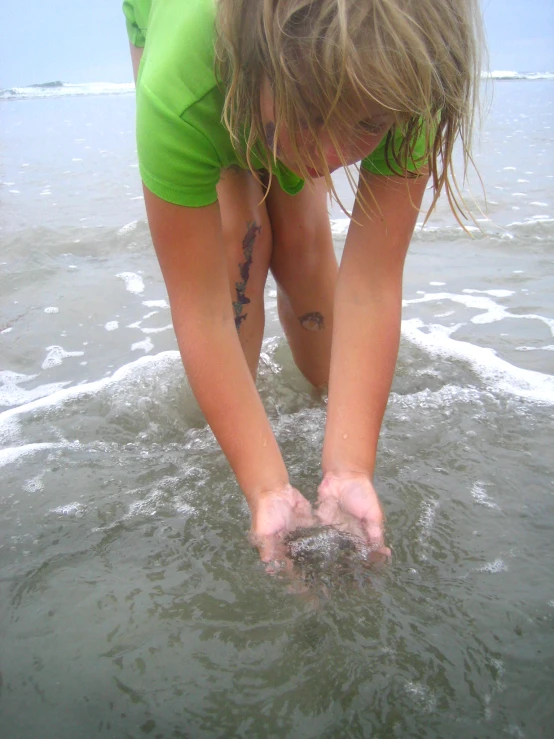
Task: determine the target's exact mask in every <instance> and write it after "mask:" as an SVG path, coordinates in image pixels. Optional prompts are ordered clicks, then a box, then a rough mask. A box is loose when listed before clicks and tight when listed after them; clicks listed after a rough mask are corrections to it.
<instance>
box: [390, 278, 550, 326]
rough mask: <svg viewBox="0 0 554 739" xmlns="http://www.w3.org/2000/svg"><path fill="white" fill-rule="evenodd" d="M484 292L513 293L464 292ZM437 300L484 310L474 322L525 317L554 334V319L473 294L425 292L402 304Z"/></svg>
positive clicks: (500, 292)
mask: <svg viewBox="0 0 554 739" xmlns="http://www.w3.org/2000/svg"><path fill="white" fill-rule="evenodd" d="M476 292H483V293H487V294H488V295H495V296H496V297H508V296H509V295H513V292H511V291H509V290H469V289H466V290H464V293H476ZM435 300H451V301H452V302H453V303H460V304H461V305H464V306H465V307H466V308H473V309H475V310H481V311H484V312H483V313H481V314H480V315H477V316H473V318H471V322H472V323H478V324H483V323H495V322H496V321H502V320H503V319H504V318H517V319H519V318H523V319H526V320H533V321H540V322H541V323H544V324H545V325H546V326H548V328H549V329H550V333H551V334H552V336H554V319H552V318H546V317H545V316H539V315H536V314H535V313H510V312H509V311H508V310H506V308H505V307H504V306H503V305H499V304H498V303H495V302H494V300H491V299H490V298H480V297H473V296H472V295H456V294H454V293H424V294H423V296H422V297H421V298H413V299H412V300H403V301H402V304H403V305H404V306H407V305H415V304H416V303H432V302H433V301H435Z"/></svg>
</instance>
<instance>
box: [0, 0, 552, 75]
mask: <svg viewBox="0 0 554 739" xmlns="http://www.w3.org/2000/svg"><path fill="white" fill-rule="evenodd" d="M183 2H187V0H183ZM482 6H483V9H484V15H485V22H486V27H487V35H488V44H489V53H490V68H491V69H497V70H498V69H502V70H515V71H519V72H525V71H553V72H554V0H482ZM128 57H129V54H128V47H127V39H126V34H125V24H124V19H123V14H122V11H121V2H120V0H95V2H92V3H91V2H87V3H85V2H83V1H82V0H72V2H70V1H69V0H25V2H21V0H0V89H1V88H6V87H14V86H24V85H28V84H33V83H38V82H48V81H53V80H62V81H64V82H128V81H131V79H132V73H131V65H130V62H129V58H128Z"/></svg>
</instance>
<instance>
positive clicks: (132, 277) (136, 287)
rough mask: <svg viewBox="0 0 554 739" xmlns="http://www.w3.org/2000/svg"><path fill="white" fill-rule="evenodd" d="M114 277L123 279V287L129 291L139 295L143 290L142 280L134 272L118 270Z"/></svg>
mask: <svg viewBox="0 0 554 739" xmlns="http://www.w3.org/2000/svg"><path fill="white" fill-rule="evenodd" d="M116 277H119V279H120V280H123V282H124V283H125V287H126V288H127V290H128V291H129V292H130V293H134V294H135V295H140V293H143V292H144V280H143V279H142V277H141V276H140V275H137V274H135V273H134V272H120V273H119V274H118V275H116Z"/></svg>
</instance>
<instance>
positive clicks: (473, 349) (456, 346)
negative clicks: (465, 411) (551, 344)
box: [402, 318, 554, 405]
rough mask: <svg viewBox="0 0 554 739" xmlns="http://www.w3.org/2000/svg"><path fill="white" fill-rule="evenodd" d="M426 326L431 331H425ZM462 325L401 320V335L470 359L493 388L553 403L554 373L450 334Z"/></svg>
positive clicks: (438, 353)
mask: <svg viewBox="0 0 554 739" xmlns="http://www.w3.org/2000/svg"><path fill="white" fill-rule="evenodd" d="M423 328H425V329H426V330H428V331H429V333H424V332H423V331H422V330H421V329H423ZM457 328H459V326H451V327H447V326H441V325H425V324H424V323H423V321H421V320H420V319H419V318H412V319H409V320H405V321H402V335H403V336H404V338H406V339H407V340H408V341H410V342H412V344H415V345H416V346H419V347H422V348H423V349H424V350H425V351H427V352H429V354H432V355H435V356H439V357H447V358H449V359H450V358H452V357H455V358H457V359H461V360H463V361H465V362H467V363H468V364H469V365H470V366H471V368H472V369H473V370H474V372H475V373H476V374H477V375H479V377H481V378H482V379H483V380H484V381H485V382H486V383H489V384H490V385H492V386H493V387H492V389H493V390H496V391H498V392H501V393H507V394H508V395H515V396H516V397H520V398H525V399H526V400H530V401H534V402H538V403H546V404H548V405H554V377H552V376H550V375H544V374H542V373H541V372H535V371H533V370H527V369H522V368H521V367H514V365H512V364H510V363H509V362H506V361H505V360H504V359H500V357H498V356H497V355H496V354H495V352H494V351H493V350H492V349H487V348H484V347H480V346H475V345H474V344H469V343H468V342H466V341H456V340H454V339H452V338H450V334H451V333H453V332H454V331H455V330H456V329H457Z"/></svg>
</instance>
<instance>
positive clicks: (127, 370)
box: [0, 351, 179, 448]
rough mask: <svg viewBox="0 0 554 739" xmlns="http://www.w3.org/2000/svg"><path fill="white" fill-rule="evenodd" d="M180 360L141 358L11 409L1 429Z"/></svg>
mask: <svg viewBox="0 0 554 739" xmlns="http://www.w3.org/2000/svg"><path fill="white" fill-rule="evenodd" d="M178 358H179V352H177V351H167V352H160V353H159V354H154V355H152V356H149V357H141V358H140V359H137V360H136V361H135V362H130V363H129V364H125V365H123V367H120V368H119V369H118V370H116V371H115V372H114V373H113V375H111V376H110V377H105V378H103V379H102V380H96V381H95V382H89V383H87V384H84V385H75V386H74V387H70V388H67V390H59V391H58V392H55V393H52V394H51V395H48V396H47V397H45V398H39V399H38V400H34V401H32V402H31V403H26V404H25V405H20V406H18V407H17V408H10V409H9V410H7V411H4V412H3V413H0V428H2V427H3V426H4V425H6V424H8V422H10V421H11V420H12V419H14V418H17V417H18V416H22V415H24V414H25V413H32V412H34V411H36V410H41V409H46V408H53V407H56V406H58V407H61V406H63V405H65V404H66V403H69V402H70V401H72V400H75V399H76V398H87V397H90V396H92V395H97V394H98V393H100V392H101V391H102V390H104V389H105V388H107V387H109V386H110V385H116V384H117V383H119V382H122V381H123V380H126V379H128V378H130V377H132V376H133V375H134V374H135V373H136V372H137V370H140V369H142V368H145V367H148V366H150V365H155V364H158V363H159V364H170V363H173V362H175V361H177V360H178ZM29 446H36V445H29ZM20 448H24V447H20Z"/></svg>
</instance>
